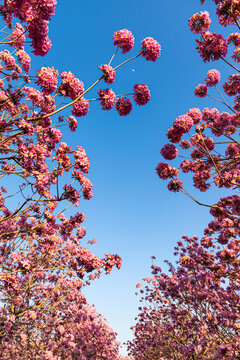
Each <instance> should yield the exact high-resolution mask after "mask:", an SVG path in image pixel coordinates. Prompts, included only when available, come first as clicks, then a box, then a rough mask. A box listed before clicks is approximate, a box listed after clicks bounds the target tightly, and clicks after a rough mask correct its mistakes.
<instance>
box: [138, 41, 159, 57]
mask: <svg viewBox="0 0 240 360" xmlns="http://www.w3.org/2000/svg"><path fill="white" fill-rule="evenodd" d="M160 50H161V46H160V44H159V43H158V42H157V41H156V40H154V39H153V38H152V37H147V38H145V39H144V40H142V50H141V52H140V53H141V55H142V56H143V57H145V59H146V60H150V61H156V60H157V58H159V56H160Z"/></svg>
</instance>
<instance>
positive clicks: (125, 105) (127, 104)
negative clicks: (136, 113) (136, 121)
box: [115, 96, 132, 116]
mask: <svg viewBox="0 0 240 360" xmlns="http://www.w3.org/2000/svg"><path fill="white" fill-rule="evenodd" d="M115 107H116V110H117V112H118V113H119V115H121V116H126V115H128V114H129V113H130V112H131V110H132V103H131V100H130V99H127V98H126V97H124V96H121V97H120V98H119V99H118V100H117V102H116V104H115Z"/></svg>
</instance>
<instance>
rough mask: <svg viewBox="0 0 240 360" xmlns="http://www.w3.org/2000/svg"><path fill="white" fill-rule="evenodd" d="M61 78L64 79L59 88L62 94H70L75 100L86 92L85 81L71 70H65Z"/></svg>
mask: <svg viewBox="0 0 240 360" xmlns="http://www.w3.org/2000/svg"><path fill="white" fill-rule="evenodd" d="M60 78H61V79H62V83H61V84H60V86H59V88H58V91H59V92H60V94H62V95H65V96H69V97H70V99H72V100H75V99H76V98H77V97H79V96H80V95H82V94H83V93H84V85H83V82H82V81H80V80H79V79H77V78H76V77H75V76H74V75H73V74H72V73H71V72H70V71H69V72H67V71H64V72H63V73H62V74H61V76H60Z"/></svg>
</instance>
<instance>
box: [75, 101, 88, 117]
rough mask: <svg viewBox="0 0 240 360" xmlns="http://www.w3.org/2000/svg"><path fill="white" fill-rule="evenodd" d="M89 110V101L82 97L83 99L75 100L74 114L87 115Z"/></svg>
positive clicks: (78, 115)
mask: <svg viewBox="0 0 240 360" xmlns="http://www.w3.org/2000/svg"><path fill="white" fill-rule="evenodd" d="M88 110H89V102H88V101H86V100H85V99H84V98H83V97H82V98H81V101H78V102H75V103H74V104H73V108H72V114H73V115H74V116H77V117H80V116H85V115H87V113H88Z"/></svg>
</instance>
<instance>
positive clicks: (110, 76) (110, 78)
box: [99, 64, 116, 84]
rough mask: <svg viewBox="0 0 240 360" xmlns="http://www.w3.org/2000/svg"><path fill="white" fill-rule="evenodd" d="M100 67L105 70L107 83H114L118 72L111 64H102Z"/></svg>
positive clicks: (104, 74) (104, 76)
mask: <svg viewBox="0 0 240 360" xmlns="http://www.w3.org/2000/svg"><path fill="white" fill-rule="evenodd" d="M99 69H100V70H102V72H103V79H104V81H105V82H106V83H107V84H112V83H113V82H114V80H115V77H116V72H115V71H114V69H113V68H112V67H111V66H110V65H106V64H105V65H101V66H99Z"/></svg>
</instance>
